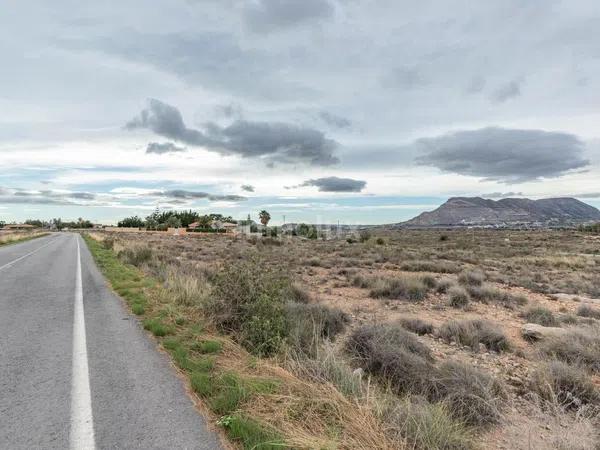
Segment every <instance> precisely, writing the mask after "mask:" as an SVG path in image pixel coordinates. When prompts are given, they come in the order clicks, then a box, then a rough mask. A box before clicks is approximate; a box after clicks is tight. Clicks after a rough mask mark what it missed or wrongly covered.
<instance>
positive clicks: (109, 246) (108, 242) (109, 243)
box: [102, 237, 115, 250]
mask: <svg viewBox="0 0 600 450" xmlns="http://www.w3.org/2000/svg"><path fill="white" fill-rule="evenodd" d="M102 246H103V247H104V248H105V249H106V250H113V249H114V248H115V238H112V237H110V238H106V239H104V240H103V241H102Z"/></svg>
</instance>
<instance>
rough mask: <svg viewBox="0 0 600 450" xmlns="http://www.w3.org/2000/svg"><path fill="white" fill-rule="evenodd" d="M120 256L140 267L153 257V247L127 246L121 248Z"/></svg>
mask: <svg viewBox="0 0 600 450" xmlns="http://www.w3.org/2000/svg"><path fill="white" fill-rule="evenodd" d="M118 256H119V258H120V259H121V260H122V261H124V262H125V263H127V264H131V265H133V266H136V267H140V266H141V265H142V264H144V263H147V262H148V261H150V260H151V259H152V249H150V248H149V247H133V248H126V249H125V250H121V251H120V252H119V255H118Z"/></svg>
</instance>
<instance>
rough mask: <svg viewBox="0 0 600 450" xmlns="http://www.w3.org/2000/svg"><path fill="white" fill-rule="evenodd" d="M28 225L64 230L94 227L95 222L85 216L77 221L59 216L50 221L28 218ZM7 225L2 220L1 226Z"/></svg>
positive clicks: (26, 222) (0, 221)
mask: <svg viewBox="0 0 600 450" xmlns="http://www.w3.org/2000/svg"><path fill="white" fill-rule="evenodd" d="M23 223H25V224H26V225H32V226H34V227H37V228H52V229H55V230H62V229H64V228H92V227H93V226H94V224H93V223H92V222H90V221H89V220H85V219H83V218H81V217H80V218H79V219H77V220H76V221H67V222H63V220H62V219H61V218H60V217H59V218H56V219H52V220H50V221H46V220H39V219H27V220H26V221H25V222H23ZM5 226H6V222H4V221H2V220H0V228H4V227H5Z"/></svg>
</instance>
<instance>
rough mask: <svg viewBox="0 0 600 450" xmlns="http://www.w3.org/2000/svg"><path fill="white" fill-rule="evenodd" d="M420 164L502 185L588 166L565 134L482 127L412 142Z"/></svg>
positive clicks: (580, 150)
mask: <svg viewBox="0 0 600 450" xmlns="http://www.w3.org/2000/svg"><path fill="white" fill-rule="evenodd" d="M416 147H417V149H418V150H419V151H420V152H421V155H420V156H418V157H417V158H416V162H417V163H418V164H420V165H426V166H432V167H437V168H438V169H440V170H442V171H444V172H451V173H457V174H460V175H469V176H476V177H484V178H486V179H490V180H496V181H502V182H505V183H516V182H523V181H531V180H537V179H539V178H552V177H559V176H561V175H564V174H565V173H567V172H569V171H571V170H574V169H582V168H584V167H586V166H588V165H589V164H590V162H589V160H587V159H584V158H583V156H582V153H583V143H582V142H581V141H580V140H579V138H577V136H575V135H573V134H568V133H560V132H549V131H541V130H515V129H505V128H482V129H479V130H472V131H458V132H455V133H449V134H445V135H442V136H439V137H433V138H422V139H419V140H417V141H416Z"/></svg>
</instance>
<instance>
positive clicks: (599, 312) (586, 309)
mask: <svg viewBox="0 0 600 450" xmlns="http://www.w3.org/2000/svg"><path fill="white" fill-rule="evenodd" d="M577 315H578V316H580V317H591V318H592V319H598V320H600V309H596V308H592V307H591V306H590V305H587V304H583V305H580V306H579V308H577Z"/></svg>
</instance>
